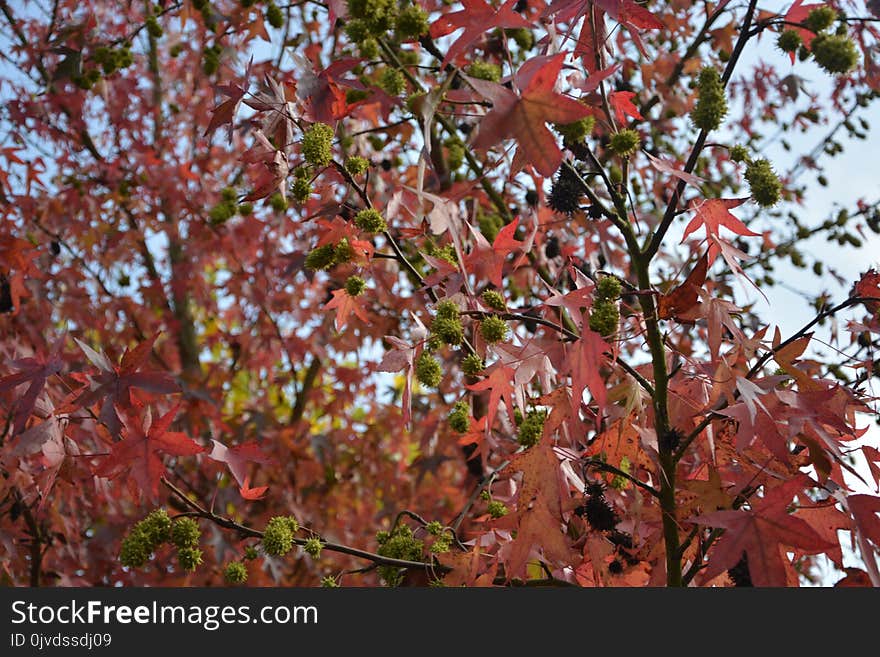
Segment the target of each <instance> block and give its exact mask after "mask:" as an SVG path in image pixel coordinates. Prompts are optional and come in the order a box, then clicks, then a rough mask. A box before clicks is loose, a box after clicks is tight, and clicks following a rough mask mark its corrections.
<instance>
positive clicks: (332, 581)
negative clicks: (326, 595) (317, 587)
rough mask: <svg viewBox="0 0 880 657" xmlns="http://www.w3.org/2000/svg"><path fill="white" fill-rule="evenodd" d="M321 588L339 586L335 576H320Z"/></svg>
mask: <svg viewBox="0 0 880 657" xmlns="http://www.w3.org/2000/svg"><path fill="white" fill-rule="evenodd" d="M321 588H325V589H338V588H339V582H337V581H336V578H335V577H330V576H329V575H328V576H327V577H322V578H321Z"/></svg>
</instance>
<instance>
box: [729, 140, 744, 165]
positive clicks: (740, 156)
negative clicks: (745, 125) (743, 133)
mask: <svg viewBox="0 0 880 657" xmlns="http://www.w3.org/2000/svg"><path fill="white" fill-rule="evenodd" d="M730 159H731V160H733V161H734V162H748V161H749V149H748V148H746V147H745V146H741V145H739V144H737V145H736V146H731V147H730Z"/></svg>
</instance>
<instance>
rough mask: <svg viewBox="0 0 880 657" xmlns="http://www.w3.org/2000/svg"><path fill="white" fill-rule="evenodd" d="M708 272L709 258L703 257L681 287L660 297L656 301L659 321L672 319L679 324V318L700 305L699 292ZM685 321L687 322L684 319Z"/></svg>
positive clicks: (704, 255)
mask: <svg viewBox="0 0 880 657" xmlns="http://www.w3.org/2000/svg"><path fill="white" fill-rule="evenodd" d="M708 271H709V257H708V255H706V254H703V257H702V258H700V259H699V260H698V261H697V264H696V265H695V266H694V268H693V269H692V270H691V273H690V274H688V276H687V278H686V279H684V282H682V284H681V285H679V286H678V287H676V288H675V289H673V290H671V291H670V292H668V293H666V294H662V295H660V298H659V299H658V300H657V316H658V317H659V318H660V319H670V318H674V319H676V321H679V322H681V321H682V319H681V316H682V315H685V314H687V313H688V312H690V311H691V310H692V309H693V308H694V307H695V306H696V305H697V304H699V303H700V290H701V289H702V287H703V285H704V284H705V283H706V274H707V273H708ZM685 321H689V320H688V319H685Z"/></svg>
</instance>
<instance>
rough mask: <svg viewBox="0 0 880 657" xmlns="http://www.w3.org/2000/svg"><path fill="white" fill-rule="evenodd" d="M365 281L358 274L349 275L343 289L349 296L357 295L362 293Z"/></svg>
mask: <svg viewBox="0 0 880 657" xmlns="http://www.w3.org/2000/svg"><path fill="white" fill-rule="evenodd" d="M366 287H367V282H366V281H365V280H364V279H363V278H361V277H360V276H349V277H348V279H347V280H346V281H345V291H346V292H347V293H348V296H350V297H358V296H360V295H362V294H363V293H364V290H365V289H366Z"/></svg>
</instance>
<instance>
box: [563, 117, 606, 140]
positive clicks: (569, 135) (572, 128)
mask: <svg viewBox="0 0 880 657" xmlns="http://www.w3.org/2000/svg"><path fill="white" fill-rule="evenodd" d="M595 126H596V118H595V117H593V116H585V117H584V118H582V119H578V120H577V121H575V122H573V123H565V124H560V123H554V124H553V128H554V129H555V130H556V132H558V133H559V134H560V135H562V138H563V139H564V140H565V141H568V142H571V143H573V144H580V143H583V141H584V140H585V139H586V138H587V137H588V136H589V135H590V133H591V132H593V128H594V127H595Z"/></svg>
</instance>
